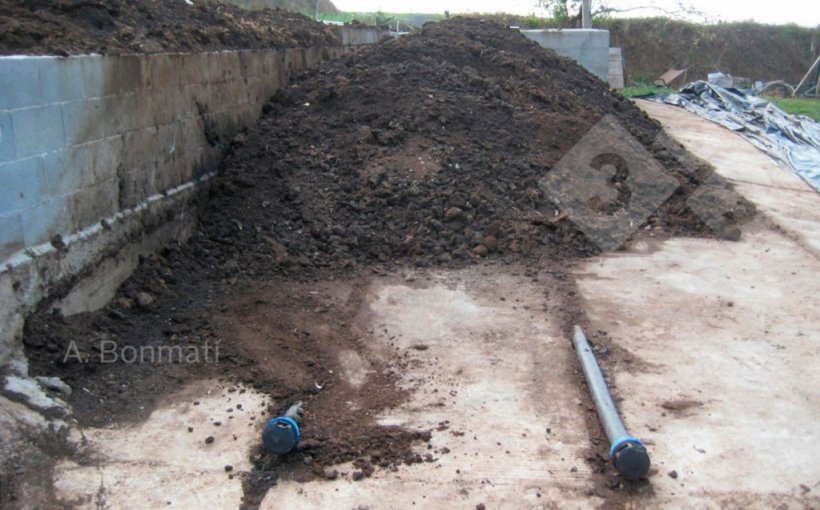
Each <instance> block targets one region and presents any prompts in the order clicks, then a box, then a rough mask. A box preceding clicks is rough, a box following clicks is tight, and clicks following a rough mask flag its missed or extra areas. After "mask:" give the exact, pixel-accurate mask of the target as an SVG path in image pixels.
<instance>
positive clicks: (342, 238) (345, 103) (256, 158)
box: [24, 20, 751, 507]
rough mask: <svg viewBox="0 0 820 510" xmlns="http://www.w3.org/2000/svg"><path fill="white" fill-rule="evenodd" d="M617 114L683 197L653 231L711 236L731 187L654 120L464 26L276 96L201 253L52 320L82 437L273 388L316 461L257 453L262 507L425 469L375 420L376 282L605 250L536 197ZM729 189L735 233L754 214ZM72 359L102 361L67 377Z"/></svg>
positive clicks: (38, 335)
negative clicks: (333, 482)
mask: <svg viewBox="0 0 820 510" xmlns="http://www.w3.org/2000/svg"><path fill="white" fill-rule="evenodd" d="M606 114H611V115H614V116H615V118H617V120H618V121H619V122H620V123H621V124H622V125H623V127H625V128H626V129H627V130H628V131H629V132H630V133H631V134H632V136H634V137H635V138H636V139H637V140H638V141H639V142H640V143H641V144H642V145H643V146H644V147H646V148H647V149H648V150H649V151H650V152H651V153H652V154H653V155H654V156H655V157H656V158H657V159H658V160H659V161H660V162H661V163H662V164H663V166H664V167H665V168H666V170H667V171H668V172H669V175H671V176H673V177H674V178H675V179H676V180H677V181H678V183H679V185H680V186H679V188H678V191H676V192H675V194H673V195H672V197H671V198H670V199H669V200H668V201H667V202H666V203H665V204H664V205H663V206H662V207H661V208H660V209H659V210H658V211H657V212H656V213H655V214H654V215H653V216H652V217H651V218H650V219H649V220H648V222H647V224H646V225H641V226H640V227H641V228H640V230H639V234H638V235H639V236H652V237H656V238H663V237H665V236H669V235H711V234H710V233H709V231H708V229H707V227H706V226H705V225H704V223H703V222H702V221H701V220H700V219H699V218H698V217H697V215H695V214H694V213H693V212H692V211H690V210H689V209H688V208H687V206H686V203H685V202H686V199H687V198H688V196H689V195H690V194H691V193H692V192H693V191H694V190H695V189H696V188H697V187H698V185H699V183H700V182H702V181H703V180H705V179H706V178H707V177H709V176H710V175H711V173H712V171H711V169H710V168H709V167H708V166H707V165H705V164H703V163H702V162H699V161H697V160H694V159H693V158H692V157H691V156H690V155H688V154H686V153H685V152H684V151H683V149H682V148H680V147H679V146H673V145H670V144H669V143H668V142H667V141H664V139H663V137H662V136H661V137H659V136H658V135H659V133H660V128H659V126H658V124H657V123H655V122H654V121H652V120H650V119H649V118H647V117H646V116H645V115H644V114H643V113H642V112H641V111H640V110H638V109H637V108H636V107H635V106H634V105H633V104H632V103H630V102H628V101H626V100H624V99H622V98H620V97H619V96H617V95H615V94H613V93H611V92H610V91H609V90H608V89H607V87H606V85H605V84H604V83H602V82H600V81H598V80H597V79H596V78H594V77H593V76H592V75H590V74H589V73H587V72H586V71H585V70H583V69H582V68H580V67H579V66H578V65H576V64H575V63H573V62H572V61H570V60H567V59H563V58H560V57H557V56H556V55H555V54H554V53H552V52H550V51H546V50H543V49H541V48H540V47H539V46H537V45H535V44H534V43H532V42H530V41H528V40H527V39H525V38H524V37H523V36H521V35H520V34H519V33H517V32H515V31H511V30H507V29H505V28H503V27H502V26H500V25H495V24H490V23H482V22H479V21H467V20H452V21H449V22H445V23H440V24H437V25H428V26H426V27H425V29H424V30H423V31H421V33H419V34H416V35H412V36H407V37H405V38H402V39H397V40H393V41H390V42H387V43H384V44H381V45H379V46H375V47H369V48H366V49H364V50H363V51H359V52H356V53H354V54H351V55H349V56H346V57H344V58H342V59H340V60H337V61H335V62H333V63H331V64H329V65H326V66H324V67H322V68H321V69H319V70H316V71H313V72H310V73H308V74H306V75H304V76H303V77H301V78H300V79H298V80H297V81H296V83H294V84H293V86H292V87H289V88H288V89H286V90H285V91H283V92H282V93H280V94H279V95H277V96H276V97H275V98H273V99H272V100H271V102H270V103H269V105H268V106H267V107H266V115H265V116H264V117H263V118H262V119H261V121H260V123H259V125H258V126H257V127H256V128H255V129H252V130H250V131H249V132H246V133H243V134H240V135H239V136H237V137H236V138H235V139H234V140H233V141H230V142H229V146H228V151H227V157H226V160H225V162H224V165H223V169H222V171H221V173H220V175H219V176H218V177H217V178H216V181H215V182H214V183H213V185H212V186H211V187H210V191H209V192H208V193H207V196H206V197H203V201H202V203H201V204H200V210H201V215H200V227H199V230H198V231H197V232H196V233H195V235H194V236H193V238H192V239H191V240H190V242H189V243H188V244H187V245H184V246H169V247H168V248H166V249H165V250H163V251H162V252H161V253H158V254H157V255H155V256H153V257H150V258H148V259H145V260H144V261H143V263H142V264H141V266H140V267H139V268H138V270H137V271H136V272H135V274H134V275H133V276H132V277H131V278H130V279H129V280H128V281H127V282H126V283H125V284H124V285H123V286H122V288H121V289H120V291H119V295H118V297H117V298H116V299H115V300H113V301H112V302H111V303H110V304H109V305H108V306H107V307H106V308H105V309H103V310H100V311H97V312H93V313H86V314H81V315H77V316H73V317H68V318H62V317H60V316H59V313H57V312H56V311H54V310H51V309H50V308H49V305H48V304H44V305H43V306H42V307H41V310H40V311H39V312H37V313H35V314H34V315H32V316H31V317H30V318H29V320H28V321H27V328H26V333H25V340H24V341H25V345H26V353H27V356H28V357H29V359H30V361H31V371H32V372H33V373H34V374H35V375H48V376H59V377H61V378H62V379H63V380H64V381H65V382H67V383H68V384H69V385H71V386H72V387H73V388H75V391H74V392H73V394H72V396H71V397H70V398H69V401H70V403H71V404H72V408H73V410H74V413H75V416H76V417H77V418H78V419H79V421H80V423H81V424H83V425H105V424H109V423H112V422H120V421H134V420H141V419H144V418H145V417H147V413H149V412H150V411H151V410H152V409H153V406H154V405H155V403H156V402H157V401H158V400H159V399H160V398H162V397H163V396H165V395H167V394H168V393H169V392H171V391H173V390H174V389H175V388H178V387H180V386H181V385H183V384H185V382H186V381H189V380H192V379H196V378H201V377H219V378H222V379H226V380H228V381H234V382H237V383H244V384H247V385H251V386H254V387H256V388H258V389H260V390H261V391H263V392H265V393H267V394H269V395H270V396H271V397H272V398H274V399H275V401H276V402H281V403H282V405H283V407H284V408H286V407H287V405H288V404H289V403H292V402H294V401H296V400H304V401H305V410H306V411H305V413H306V414H305V428H304V431H303V443H302V445H301V447H300V448H299V450H297V451H296V452H294V453H293V454H292V455H290V456H285V457H283V458H278V459H277V458H271V457H269V456H267V455H264V454H262V453H261V451H260V452H257V455H256V456H255V457H254V459H253V460H254V463H255V465H256V466H257V470H256V471H254V472H253V473H250V474H248V475H247V477H246V478H245V491H246V498H247V501H246V503H247V504H248V506H250V507H253V506H254V505H255V504H258V500H259V499H260V498H261V497H262V496H263V495H264V492H265V490H266V489H267V487H269V486H270V485H271V484H272V483H275V481H276V478H277V477H279V476H285V475H286V476H291V477H295V478H297V479H308V478H312V477H317V476H318V477H331V478H332V477H333V476H335V475H334V474H333V466H334V465H335V464H338V463H340V462H344V461H350V460H355V461H356V462H357V463H358V464H357V471H356V473H358V474H355V473H354V474H353V475H351V476H352V477H353V478H354V479H356V478H358V479H361V478H363V477H366V476H368V474H369V473H371V472H372V470H373V469H375V467H388V468H390V467H396V466H398V464H401V463H408V462H416V461H418V460H419V458H417V457H416V456H414V455H413V454H412V452H410V447H411V446H412V445H414V444H418V443H419V442H422V441H425V440H427V439H429V437H430V436H429V434H430V431H414V430H404V429H400V428H385V427H379V426H377V425H376V423H375V421H374V419H373V417H374V415H375V414H377V413H378V412H380V411H382V410H384V409H388V408H391V407H395V406H397V405H398V404H400V403H402V402H405V401H407V400H408V399H410V398H412V396H411V395H409V394H408V393H407V392H404V391H401V390H399V389H398V388H397V385H396V384H395V383H396V381H398V380H400V378H401V363H402V356H403V353H398V352H397V353H395V356H394V362H391V364H390V366H389V367H388V366H384V365H383V363H382V362H379V361H378V360H376V359H373V356H371V355H370V354H368V351H367V348H366V347H367V346H368V344H369V343H370V336H369V335H370V334H371V333H369V332H367V331H362V330H361V328H360V327H359V321H356V320H355V318H356V317H357V314H358V313H359V311H360V309H361V308H362V307H363V306H365V304H364V296H363V294H364V289H365V288H366V287H367V284H368V281H369V279H370V278H378V275H379V274H385V273H387V272H390V271H391V270H393V269H396V268H400V267H402V266H407V265H414V266H444V267H459V266H463V265H467V264H472V263H476V262H481V261H483V260H489V261H491V262H498V263H508V262H513V261H515V262H517V263H520V264H524V265H527V264H531V265H532V266H533V267H534V268H537V267H540V266H539V264H541V263H543V262H544V261H554V262H556V263H560V261H561V260H566V259H568V258H574V257H583V256H587V255H591V254H595V253H598V251H599V250H598V248H597V247H596V246H595V244H594V243H592V242H590V241H589V240H588V239H587V238H586V237H585V236H584V235H583V234H582V233H581V232H580V231H579V230H578V229H577V228H576V227H575V226H574V225H573V224H572V223H571V222H570V221H569V220H568V219H567V218H566V217H565V215H563V214H560V211H559V210H558V207H557V206H556V204H551V203H549V201H548V200H546V199H545V197H544V192H543V190H542V189H541V188H540V187H539V184H538V181H539V179H541V178H542V177H543V176H545V175H546V174H548V173H549V172H550V171H551V169H552V168H553V167H554V165H555V164H556V163H557V162H558V161H559V160H560V158H561V156H562V155H563V154H565V153H566V152H567V151H568V150H569V149H570V148H571V147H572V146H573V145H574V144H575V143H576V142H577V141H578V140H579V139H580V138H581V137H582V136H583V135H584V134H585V133H586V132H587V131H588V130H589V129H590V128H591V127H592V126H593V125H595V124H596V123H597V122H598V121H599V120H600V119H601V118H602V116H604V115H606ZM226 143H227V142H226ZM614 186H615V187H616V188H617V187H618V186H619V183H617V182H616V183H615V184H614ZM724 191H725V192H724V193H722V194H721V193H718V194H716V195H717V196H718V197H719V198H718V199H716V206H720V207H722V208H723V209H724V210H725V214H724V216H725V218H726V221H728V222H730V223H732V222H735V221H738V220H740V219H742V218H743V217H745V216H747V215H748V214H750V213H751V208H750V206H748V204H747V203H745V202H744V201H743V200H742V199H741V198H739V196H738V195H735V194H734V193H733V192H732V191H731V190H730V189H729V188H726V189H725V190H724ZM106 339H108V340H114V341H116V342H118V345H119V346H120V348H121V347H124V346H127V345H131V346H134V347H137V348H138V347H140V346H151V345H160V344H167V343H169V342H170V343H179V344H181V345H193V346H202V345H203V344H204V342H206V341H209V342H211V343H212V344H213V343H215V342H217V341H220V342H221V343H220V362H219V363H212V364H208V363H200V364H196V365H190V364H178V363H177V364H174V363H164V364H149V363H144V364H126V363H122V362H118V363H101V361H102V360H101V356H100V354H101V352H100V348H101V342H102V341H103V340H106ZM72 342H74V343H75V344H76V345H77V346H78V348H79V350H80V351H81V352H82V353H84V354H85V355H86V356H87V359H88V361H87V362H82V361H78V360H76V359H72V360H68V361H66V359H65V353H66V352H67V349H68V348H69V345H70V344H71V343H72ZM342 350H351V351H353V352H356V353H357V354H358V355H359V356H360V357H361V358H362V359H363V360H365V361H366V362H368V363H370V364H371V366H372V368H373V369H372V371H370V373H371V375H370V376H369V378H368V380H367V382H366V383H365V385H364V386H363V387H360V388H354V387H352V386H351V385H350V383H349V382H348V381H347V380H346V379H345V377H343V376H342V372H343V370H342V367H340V361H339V355H338V354H339V352H341V351H342ZM103 396H104V398H103ZM284 408H282V409H279V408H277V409H271V410H270V413H271V416H273V415H275V414H277V413H281V412H283V411H284V410H285V409H284ZM433 433H435V432H433Z"/></svg>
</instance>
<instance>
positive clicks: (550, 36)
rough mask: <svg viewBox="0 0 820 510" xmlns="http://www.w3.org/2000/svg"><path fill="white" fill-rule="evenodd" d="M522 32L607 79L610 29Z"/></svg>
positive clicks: (554, 29) (551, 29) (553, 29)
mask: <svg viewBox="0 0 820 510" xmlns="http://www.w3.org/2000/svg"><path fill="white" fill-rule="evenodd" d="M521 33H522V34H524V36H525V37H527V38H528V39H532V40H533V41H535V42H537V43H538V44H540V45H541V46H543V47H545V48H551V49H553V50H555V52H556V53H558V54H559V55H563V56H565V57H569V58H571V59H573V60H575V61H576V62H578V63H579V64H581V65H582V66H583V67H584V68H586V70H587V71H589V72H590V73H592V74H594V75H595V76H597V77H598V78H600V79H602V80H604V81H607V74H608V72H609V30H597V29H566V30H563V29H556V28H548V29H539V30H522V31H521Z"/></svg>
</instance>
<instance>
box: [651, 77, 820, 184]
mask: <svg viewBox="0 0 820 510" xmlns="http://www.w3.org/2000/svg"><path fill="white" fill-rule="evenodd" d="M643 99H649V100H652V101H657V102H660V103H668V104H673V105H676V106H681V107H683V108H686V109H687V110H689V111H691V112H694V113H696V114H698V115H700V116H701V117H703V118H706V119H709V120H711V121H714V122H717V123H718V124H720V125H722V126H724V127H727V128H729V129H731V130H732V131H735V132H737V133H739V134H740V135H742V136H743V137H745V138H746V139H747V140H749V141H750V142H751V143H752V144H754V145H755V146H756V147H757V148H759V149H760V150H762V151H763V152H765V153H766V154H768V155H769V156H771V157H772V158H773V159H774V160H775V161H777V162H778V163H780V164H781V165H783V166H785V167H787V168H788V169H790V170H792V171H794V172H795V173H797V174H798V175H799V176H800V177H802V178H803V179H805V180H806V182H808V183H809V184H810V185H812V186H813V187H814V189H815V190H818V191H820V124H818V123H817V122H815V121H813V120H812V119H810V118H808V117H806V116H804V115H789V114H788V113H786V112H784V111H783V110H781V109H780V108H778V107H777V106H775V105H774V104H772V103H770V102H769V101H766V100H765V99H762V98H759V97H757V96H754V95H752V94H749V93H745V92H743V91H741V90H738V89H728V88H723V87H720V86H718V85H714V84H711V83H707V82H705V81H695V82H692V83H688V84H686V85H685V86H684V87H683V88H682V89H680V91H679V92H678V93H677V94H654V95H651V96H645V97H643Z"/></svg>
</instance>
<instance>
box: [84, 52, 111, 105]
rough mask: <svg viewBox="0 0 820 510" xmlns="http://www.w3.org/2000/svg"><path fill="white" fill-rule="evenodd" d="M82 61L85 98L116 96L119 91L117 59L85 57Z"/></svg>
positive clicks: (96, 56)
mask: <svg viewBox="0 0 820 510" xmlns="http://www.w3.org/2000/svg"><path fill="white" fill-rule="evenodd" d="M78 58H80V59H81V60H82V62H81V63H82V68H83V88H84V89H85V97H87V98H96V97H104V96H108V95H111V94H116V93H117V90H119V69H118V67H119V57H116V56H100V55H85V56H82V57H78Z"/></svg>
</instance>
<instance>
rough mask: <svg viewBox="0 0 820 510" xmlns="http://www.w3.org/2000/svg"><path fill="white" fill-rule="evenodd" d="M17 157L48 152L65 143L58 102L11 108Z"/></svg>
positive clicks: (59, 147)
mask: <svg viewBox="0 0 820 510" xmlns="http://www.w3.org/2000/svg"><path fill="white" fill-rule="evenodd" d="M11 122H12V125H13V129H14V141H15V147H16V150H17V157H18V158H19V157H26V156H31V155H33V154H40V153H43V152H50V151H55V150H58V149H61V148H62V147H63V146H64V145H65V139H66V138H65V131H64V129H63V110H62V108H61V107H60V105H58V104H52V105H48V106H40V107H33V108H25V109H22V110H13V111H12V112H11Z"/></svg>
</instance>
